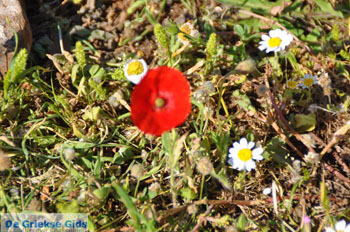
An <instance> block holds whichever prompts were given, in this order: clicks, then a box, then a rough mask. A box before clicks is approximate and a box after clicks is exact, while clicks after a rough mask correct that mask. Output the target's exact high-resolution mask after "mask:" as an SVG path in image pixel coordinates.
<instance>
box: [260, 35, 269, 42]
mask: <svg viewBox="0 0 350 232" xmlns="http://www.w3.org/2000/svg"><path fill="white" fill-rule="evenodd" d="M261 39H262V40H267V41H268V40H269V39H270V37H269V36H268V35H265V34H263V35H261Z"/></svg>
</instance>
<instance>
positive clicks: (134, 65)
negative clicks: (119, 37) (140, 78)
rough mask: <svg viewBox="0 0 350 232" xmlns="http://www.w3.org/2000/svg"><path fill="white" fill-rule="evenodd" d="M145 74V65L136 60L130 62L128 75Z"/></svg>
mask: <svg viewBox="0 0 350 232" xmlns="http://www.w3.org/2000/svg"><path fill="white" fill-rule="evenodd" d="M142 72H143V65H142V63H141V62H140V61H138V60H135V61H132V62H130V64H129V66H128V70H127V73H128V74H129V75H139V74H141V73H142Z"/></svg>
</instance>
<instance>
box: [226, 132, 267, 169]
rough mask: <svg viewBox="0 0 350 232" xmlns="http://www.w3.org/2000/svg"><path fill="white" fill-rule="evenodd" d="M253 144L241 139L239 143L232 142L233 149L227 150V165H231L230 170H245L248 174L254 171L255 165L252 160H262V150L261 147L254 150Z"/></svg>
mask: <svg viewBox="0 0 350 232" xmlns="http://www.w3.org/2000/svg"><path fill="white" fill-rule="evenodd" d="M254 146H255V143H254V142H248V141H247V139H246V138H241V140H240V141H239V143H237V142H234V143H233V147H232V148H230V149H229V154H228V157H229V159H228V161H227V162H228V163H229V164H231V165H232V168H234V169H238V170H239V171H241V170H243V169H245V170H247V171H248V172H249V171H250V170H252V169H255V167H256V165H255V162H254V160H262V159H264V158H263V157H262V155H261V154H262V153H263V152H264V150H263V149H262V148H261V147H258V148H255V149H254V150H252V149H253V147H254Z"/></svg>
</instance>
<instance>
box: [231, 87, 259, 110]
mask: <svg viewBox="0 0 350 232" xmlns="http://www.w3.org/2000/svg"><path fill="white" fill-rule="evenodd" d="M232 99H233V100H234V102H236V103H237V104H238V105H239V107H240V108H242V109H243V110H245V111H247V112H248V111H253V112H256V109H255V107H254V106H253V105H252V103H251V101H250V99H249V97H248V96H247V95H246V94H244V93H243V92H241V91H240V90H238V89H237V90H235V91H234V92H233V93H232Z"/></svg>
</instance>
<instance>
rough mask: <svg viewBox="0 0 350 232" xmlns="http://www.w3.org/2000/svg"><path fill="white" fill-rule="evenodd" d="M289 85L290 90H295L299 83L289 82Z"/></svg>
mask: <svg viewBox="0 0 350 232" xmlns="http://www.w3.org/2000/svg"><path fill="white" fill-rule="evenodd" d="M287 85H288V87H289V88H291V89H294V88H295V87H296V86H297V83H296V82H295V81H288V82H287Z"/></svg>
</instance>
